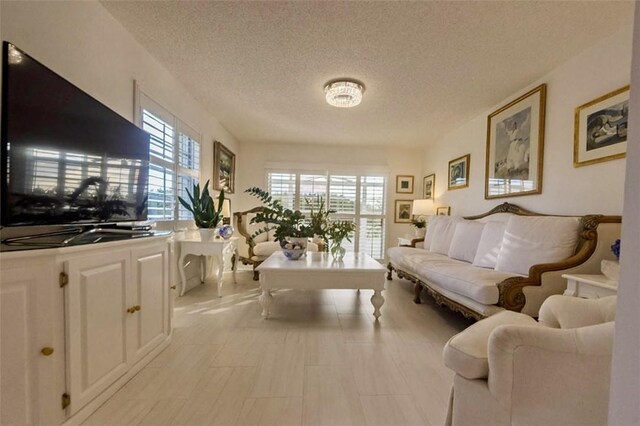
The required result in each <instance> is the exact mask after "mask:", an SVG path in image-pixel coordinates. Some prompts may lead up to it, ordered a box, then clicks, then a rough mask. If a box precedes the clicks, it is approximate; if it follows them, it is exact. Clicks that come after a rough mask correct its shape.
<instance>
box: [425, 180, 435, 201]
mask: <svg viewBox="0 0 640 426" xmlns="http://www.w3.org/2000/svg"><path fill="white" fill-rule="evenodd" d="M435 189H436V174H435V173H432V174H430V175H429V176H425V177H424V178H423V179H422V198H424V199H425V200H433V199H434V198H435V197H434V193H435Z"/></svg>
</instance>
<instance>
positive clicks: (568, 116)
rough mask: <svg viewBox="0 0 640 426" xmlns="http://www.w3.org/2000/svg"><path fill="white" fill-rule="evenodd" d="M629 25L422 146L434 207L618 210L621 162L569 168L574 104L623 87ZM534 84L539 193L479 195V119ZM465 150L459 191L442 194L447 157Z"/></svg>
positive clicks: (483, 122)
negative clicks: (466, 167)
mask: <svg viewBox="0 0 640 426" xmlns="http://www.w3.org/2000/svg"><path fill="white" fill-rule="evenodd" d="M631 37H632V34H631V28H624V29H622V30H621V31H619V32H618V33H616V34H614V35H612V36H611V37H608V38H606V39H603V40H601V41H600V42H599V43H598V44H597V45H595V46H593V47H591V48H590V49H588V50H586V51H584V52H582V53H580V54H579V55H577V56H575V57H573V58H572V59H570V60H569V61H567V62H565V63H564V64H563V65H561V66H559V67H558V68H556V69H555V70H553V71H552V72H551V73H549V74H548V75H546V76H545V77H543V78H541V79H540V80H538V81H536V82H533V83H531V85H530V86H529V87H523V88H522V90H521V91H520V92H518V93H514V94H513V96H510V97H509V98H508V99H504V100H503V101H501V102H499V103H498V104H496V105H494V106H493V107H491V108H489V109H487V110H486V111H484V112H482V113H481V114H480V115H479V116H478V117H476V118H475V119H473V120H471V121H469V122H468V123H466V124H464V125H463V126H461V127H459V128H457V129H454V130H452V131H450V132H445V131H443V136H442V138H441V139H440V140H439V141H437V142H436V143H435V144H433V145H429V146H428V147H427V148H426V150H425V151H426V154H425V161H424V174H430V173H433V172H435V173H436V205H442V206H447V205H450V206H452V214H454V215H469V214H477V213H482V212H484V211H487V210H489V209H491V208H492V207H493V206H495V205H498V204H500V203H502V202H504V201H508V202H510V203H514V204H518V205H520V206H522V207H525V208H528V209H530V210H534V211H538V212H541V213H557V214H587V213H602V214H621V213H622V199H623V183H624V171H625V161H624V160H614V161H609V162H605V163H601V164H595V165H590V166H585V167H578V168H574V167H573V128H574V111H575V108H576V107H578V106H580V105H583V104H585V103H586V102H588V101H590V100H592V99H595V98H597V97H599V96H601V95H604V94H605V93H609V92H611V91H613V90H615V89H618V88H620V87H622V86H624V85H626V84H629V70H630V69H631ZM541 83H547V103H546V107H547V112H546V131H545V146H544V165H543V185H542V194H539V195H529V196H519V197H510V198H501V199H492V200H485V199H484V179H485V160H486V158H485V152H486V132H487V116H488V115H489V114H490V113H492V112H493V111H495V110H497V109H498V108H499V107H501V106H503V105H505V104H507V103H508V102H510V101H512V100H513V99H515V98H517V97H518V96H520V95H521V94H523V93H526V92H527V91H529V90H530V89H532V88H533V87H536V86H538V85H539V84H541ZM468 153H471V164H470V182H469V187H468V188H466V189H458V190H454V191H447V168H448V163H449V161H450V160H452V159H454V158H457V157H460V156H462V155H465V154H468Z"/></svg>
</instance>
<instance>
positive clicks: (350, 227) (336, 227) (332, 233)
mask: <svg viewBox="0 0 640 426" xmlns="http://www.w3.org/2000/svg"><path fill="white" fill-rule="evenodd" d="M355 230H356V224H355V223H353V222H351V221H349V220H336V221H333V222H331V224H330V225H329V227H328V229H327V235H328V237H329V239H330V240H331V248H330V252H331V256H333V258H334V259H335V260H337V261H338V262H339V261H341V260H342V258H343V257H344V255H345V253H346V250H345V248H344V247H342V241H343V240H345V239H346V240H347V241H349V242H351V233H352V232H354V231H355Z"/></svg>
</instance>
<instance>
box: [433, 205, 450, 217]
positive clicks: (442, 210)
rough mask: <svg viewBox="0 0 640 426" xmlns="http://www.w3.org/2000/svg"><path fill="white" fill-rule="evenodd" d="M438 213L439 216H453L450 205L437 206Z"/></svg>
mask: <svg viewBox="0 0 640 426" xmlns="http://www.w3.org/2000/svg"><path fill="white" fill-rule="evenodd" d="M436 215H437V216H451V207H450V206H446V207H437V208H436Z"/></svg>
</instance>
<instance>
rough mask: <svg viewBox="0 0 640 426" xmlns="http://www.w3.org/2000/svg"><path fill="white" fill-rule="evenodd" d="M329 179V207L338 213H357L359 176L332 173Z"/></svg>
mask: <svg viewBox="0 0 640 426" xmlns="http://www.w3.org/2000/svg"><path fill="white" fill-rule="evenodd" d="M329 179H330V180H329V207H330V208H331V209H332V210H335V211H336V213H337V214H355V213H356V183H357V181H358V180H357V177H356V176H336V175H331V177H330V178H329Z"/></svg>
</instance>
